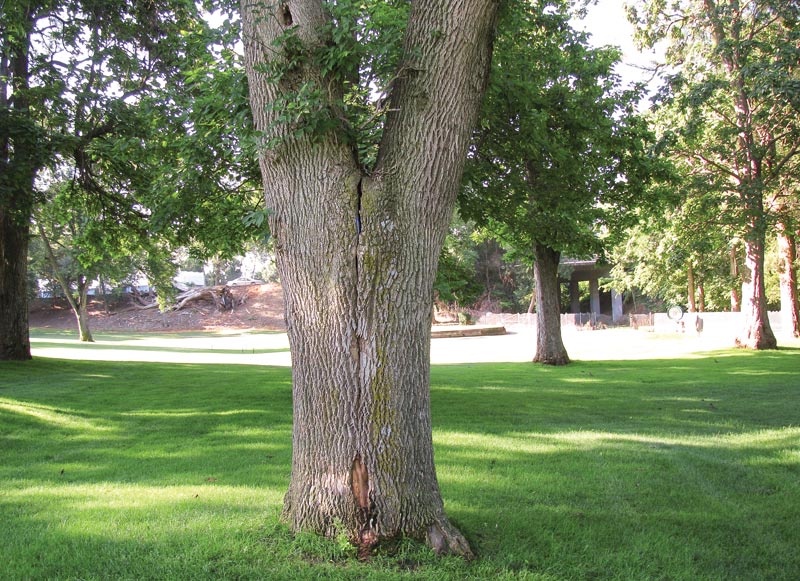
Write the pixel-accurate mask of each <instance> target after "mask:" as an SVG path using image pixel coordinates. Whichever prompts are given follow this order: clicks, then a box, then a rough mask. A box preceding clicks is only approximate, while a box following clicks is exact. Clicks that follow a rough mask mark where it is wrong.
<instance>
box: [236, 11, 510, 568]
mask: <svg viewBox="0 0 800 581" xmlns="http://www.w3.org/2000/svg"><path fill="white" fill-rule="evenodd" d="M241 7H242V19H243V24H244V43H245V58H246V66H247V73H248V78H249V85H250V100H251V106H252V109H253V115H254V119H255V123H256V127H257V128H258V129H259V130H260V131H262V132H264V135H265V137H266V139H268V140H272V142H273V143H274V142H275V140H276V139H277V140H278V141H279V142H280V145H279V146H277V147H276V148H273V149H272V150H265V151H263V152H262V153H261V156H260V162H261V170H262V174H263V179H264V187H265V197H266V203H267V207H268V208H269V210H270V212H271V215H270V227H271V233H272V236H273V237H274V240H275V246H276V255H277V265H278V270H279V273H280V276H281V281H282V283H283V287H284V292H285V300H286V314H287V322H288V334H289V340H290V342H291V348H292V364H293V366H292V367H293V399H294V428H293V440H292V445H293V455H292V475H291V482H290V485H289V490H288V492H287V493H286V497H285V501H284V516H285V518H286V519H287V521H288V522H289V523H290V525H291V526H292V527H293V528H294V529H295V530H300V529H305V530H315V531H318V532H321V533H324V534H332V533H334V532H335V530H336V529H337V528H339V529H341V528H342V527H343V528H344V531H345V532H347V533H348V534H349V535H350V537H351V539H352V540H353V542H354V543H356V544H357V545H359V546H360V547H361V548H362V549H366V550H368V549H369V548H370V547H372V546H373V545H374V544H375V543H376V542H378V541H380V540H382V539H387V538H393V537H396V536H399V535H407V536H412V537H418V538H425V539H426V540H427V542H428V543H429V544H430V545H431V546H432V547H433V548H434V549H435V550H436V551H437V552H439V553H446V552H452V553H457V554H462V555H470V549H469V546H468V544H467V542H466V540H465V539H464V537H463V536H462V535H461V533H460V532H459V531H458V530H456V528H455V527H453V526H452V525H451V524H450V522H449V521H448V519H447V517H446V515H445V513H444V509H443V504H442V499H441V496H440V493H439V486H438V483H437V480H436V474H435V469H434V462H433V446H432V434H431V420H430V407H429V373H430V329H431V308H432V296H433V290H432V289H433V282H434V277H435V274H436V268H437V260H438V256H439V251H440V249H441V246H442V244H443V242H444V237H445V234H446V230H447V226H448V224H449V220H450V217H451V215H452V208H453V206H454V203H455V196H456V193H457V190H458V186H459V183H460V179H461V174H462V170H463V163H464V158H465V154H466V148H467V144H468V140H469V135H470V131H471V128H472V125H473V124H474V122H475V120H476V117H477V113H478V109H479V105H480V100H481V98H482V94H483V89H484V84H485V80H486V75H487V71H488V66H489V61H490V56H491V54H490V53H491V46H490V45H491V42H490V41H491V36H492V31H493V25H494V19H495V12H496V9H497V6H496V2H495V1H493V0H463V1H460V2H453V1H445V0H436V1H431V2H425V3H419V2H415V3H413V4H412V8H411V15H410V18H409V22H408V26H407V31H406V36H405V40H404V57H403V62H402V63H401V68H400V70H399V72H398V76H397V77H396V79H395V81H394V83H393V88H392V92H391V97H390V102H389V108H388V113H387V118H386V123H385V127H384V132H383V137H382V141H381V143H380V149H379V155H378V161H377V162H376V167H375V168H374V170H373V171H372V172H371V173H369V174H367V173H366V172H364V171H363V170H362V169H361V167H360V165H359V160H358V159H356V154H355V153H354V150H353V147H352V146H351V145H350V144H348V138H347V136H346V134H345V132H344V131H339V130H336V129H334V130H331V131H328V132H326V133H324V134H316V135H313V137H312V136H309V135H306V134H303V135H297V133H296V132H295V133H293V131H295V130H296V129H297V126H296V125H291V124H287V123H283V122H282V120H281V119H280V118H279V117H278V116H279V115H280V111H276V110H275V109H274V108H271V107H270V106H269V104H270V103H275V102H276V101H277V100H279V99H280V97H282V96H286V95H291V94H292V92H293V91H297V89H298V88H299V87H300V86H301V85H302V84H305V83H312V84H313V85H314V86H315V87H318V88H322V89H323V91H325V92H326V93H327V95H328V96H329V97H331V98H330V99H329V100H328V101H327V104H326V105H325V106H328V107H330V109H331V111H333V116H334V118H335V117H336V116H337V113H336V106H335V102H336V100H337V99H336V98H337V96H338V95H339V94H341V90H342V89H341V86H340V84H339V82H338V81H337V80H336V79H332V78H328V77H326V76H325V75H323V74H322V73H321V72H320V71H319V70H317V69H315V65H314V64H313V62H312V61H310V60H308V59H305V60H301V61H300V62H299V64H296V66H295V67H294V68H292V69H291V70H290V71H289V72H288V73H287V74H286V75H285V76H284V78H283V79H281V80H280V81H277V82H271V81H270V80H269V79H268V78H267V75H266V73H265V70H266V68H268V67H269V63H271V62H274V61H275V60H279V61H280V60H281V59H285V58H286V51H285V50H281V49H276V45H275V43H274V41H275V39H276V38H277V37H279V36H280V35H282V34H284V33H285V32H286V31H287V30H289V29H290V28H292V27H294V31H295V34H296V38H297V40H299V42H300V44H301V45H302V46H303V47H304V48H305V49H306V50H313V48H314V47H320V46H324V45H325V44H326V43H327V42H328V39H327V38H326V32H325V31H326V30H328V28H326V27H327V25H328V24H329V22H330V16H329V15H328V14H327V12H326V10H325V7H324V6H323V4H322V3H321V2H320V1H318V0H297V1H287V2H280V3H277V4H275V5H274V6H266V5H260V6H259V5H254V4H253V3H251V2H248V1H243V2H242V5H241ZM295 56H296V55H295Z"/></svg>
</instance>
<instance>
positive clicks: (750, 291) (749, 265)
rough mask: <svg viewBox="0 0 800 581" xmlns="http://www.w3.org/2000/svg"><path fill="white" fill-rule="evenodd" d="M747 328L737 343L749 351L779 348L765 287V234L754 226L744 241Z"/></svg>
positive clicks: (744, 291) (744, 303)
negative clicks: (770, 322) (768, 310)
mask: <svg viewBox="0 0 800 581" xmlns="http://www.w3.org/2000/svg"><path fill="white" fill-rule="evenodd" d="M742 303H743V304H742V311H743V312H744V326H743V329H742V332H741V334H740V335H739V336H738V337H737V338H736V344H737V345H739V346H740V347H746V348H748V349H776V348H777V347H778V342H777V341H776V339H775V334H774V333H773V332H772V327H770V324H769V317H768V316H767V296H766V290H765V288H764V231H763V229H762V228H757V227H751V229H750V232H749V233H748V236H747V237H746V239H745V281H744V283H743V284H742Z"/></svg>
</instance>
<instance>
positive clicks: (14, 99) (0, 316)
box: [0, 7, 37, 361]
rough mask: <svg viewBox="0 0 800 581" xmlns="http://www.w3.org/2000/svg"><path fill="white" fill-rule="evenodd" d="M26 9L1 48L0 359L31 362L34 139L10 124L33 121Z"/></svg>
mask: <svg viewBox="0 0 800 581" xmlns="http://www.w3.org/2000/svg"><path fill="white" fill-rule="evenodd" d="M22 10H23V18H22V23H23V26H22V30H21V31H19V32H22V33H23V34H19V35H17V37H16V38H13V39H12V35H4V36H3V38H2V42H3V45H2V47H0V59H1V60H2V63H0V65H1V66H0V68H1V69H2V70H0V77H1V80H0V112H2V113H3V117H4V119H3V120H2V123H3V124H5V125H6V127H2V128H0V361H5V360H27V359H30V358H31V346H30V337H29V331H28V239H29V232H28V230H29V225H30V217H31V212H32V209H33V181H34V178H35V176H36V172H37V165H36V151H35V146H34V143H33V142H32V137H31V136H26V135H16V136H14V138H12V136H11V133H10V129H11V128H10V127H9V126H8V125H9V124H12V123H13V124H18V123H19V120H21V119H22V118H25V119H30V110H29V106H28V98H27V90H28V70H29V62H28V61H29V51H28V46H29V39H30V34H31V29H32V27H33V18H34V17H33V10H32V8H31V7H27V8H24V9H22ZM12 114H13V115H12ZM12 116H13V117H14V118H13V119H12ZM17 133H19V128H17ZM12 141H13V143H12Z"/></svg>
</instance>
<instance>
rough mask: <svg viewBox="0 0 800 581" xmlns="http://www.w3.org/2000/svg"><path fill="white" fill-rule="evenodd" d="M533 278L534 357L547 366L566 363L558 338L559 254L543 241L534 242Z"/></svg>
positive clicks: (559, 308) (559, 298)
mask: <svg viewBox="0 0 800 581" xmlns="http://www.w3.org/2000/svg"><path fill="white" fill-rule="evenodd" d="M534 254H535V258H536V262H535V264H534V275H535V279H536V356H535V357H534V358H533V360H534V361H535V362H537V363H545V364H547V365H566V364H568V363H569V356H568V355H567V350H566V348H565V347H564V342H563V340H562V338H561V292H560V291H559V283H558V263H559V259H560V257H561V255H560V253H558V252H556V251H555V250H553V249H552V248H549V247H547V246H545V245H544V244H539V243H537V244H535V246H534Z"/></svg>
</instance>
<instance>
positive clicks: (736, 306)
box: [731, 244, 742, 313]
mask: <svg viewBox="0 0 800 581" xmlns="http://www.w3.org/2000/svg"><path fill="white" fill-rule="evenodd" d="M737 248H738V244H734V245H732V246H731V278H732V279H733V280H734V281H736V282H735V283H734V284H733V286H732V287H731V312H732V313H738V312H740V311H741V310H742V294H741V288H742V285H741V281H740V280H739V278H740V274H739V260H738V256H737V253H736V249H737Z"/></svg>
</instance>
